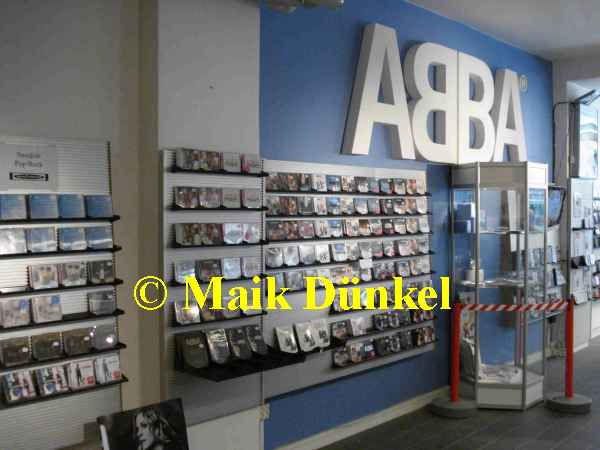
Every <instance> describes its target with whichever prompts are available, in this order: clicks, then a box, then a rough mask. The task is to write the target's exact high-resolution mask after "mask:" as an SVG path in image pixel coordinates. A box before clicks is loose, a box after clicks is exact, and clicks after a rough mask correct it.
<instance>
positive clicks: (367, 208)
mask: <svg viewBox="0 0 600 450" xmlns="http://www.w3.org/2000/svg"><path fill="white" fill-rule="evenodd" d="M426 213H427V198H426V197H418V198H364V197H354V198H352V197H309V196H295V197H292V196H270V197H268V198H267V216H270V217H277V216H298V215H300V216H339V215H342V214H346V215H352V214H361V215H367V214H372V215H380V214H385V215H387V216H391V215H395V214H402V215H406V214H409V215H410V214H426Z"/></svg>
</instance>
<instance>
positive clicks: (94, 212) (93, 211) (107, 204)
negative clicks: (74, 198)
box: [85, 195, 113, 219]
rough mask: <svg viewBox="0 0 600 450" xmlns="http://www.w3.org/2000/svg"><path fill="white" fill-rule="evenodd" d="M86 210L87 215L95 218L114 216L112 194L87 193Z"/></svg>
mask: <svg viewBox="0 0 600 450" xmlns="http://www.w3.org/2000/svg"><path fill="white" fill-rule="evenodd" d="M85 211H86V215H87V217H91V218H95V219H96V218H98V219H101V218H109V217H112V216H113V206H112V198H111V197H110V195H86V196H85Z"/></svg>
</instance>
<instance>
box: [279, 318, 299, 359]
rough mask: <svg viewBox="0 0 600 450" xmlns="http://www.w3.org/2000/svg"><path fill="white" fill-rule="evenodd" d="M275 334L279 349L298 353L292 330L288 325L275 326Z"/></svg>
mask: <svg viewBox="0 0 600 450" xmlns="http://www.w3.org/2000/svg"><path fill="white" fill-rule="evenodd" d="M275 336H276V337H277V343H278V345H279V350H281V351H282V352H285V353H298V344H297V343H296V337H295V336H294V330H293V328H292V327H291V326H290V325H288V326H280V327H275Z"/></svg>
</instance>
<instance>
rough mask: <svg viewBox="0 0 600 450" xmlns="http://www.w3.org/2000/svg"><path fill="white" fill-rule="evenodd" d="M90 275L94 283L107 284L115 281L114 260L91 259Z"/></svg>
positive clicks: (91, 281)
mask: <svg viewBox="0 0 600 450" xmlns="http://www.w3.org/2000/svg"><path fill="white" fill-rule="evenodd" d="M88 275H89V280H90V283H92V284H106V283H113V282H114V281H115V271H114V265H113V262H112V260H106V261H90V262H89V263H88Z"/></svg>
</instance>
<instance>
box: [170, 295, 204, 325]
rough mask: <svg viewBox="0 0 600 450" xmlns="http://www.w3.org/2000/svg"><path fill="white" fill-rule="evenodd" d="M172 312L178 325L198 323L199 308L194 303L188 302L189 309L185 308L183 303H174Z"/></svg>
mask: <svg viewBox="0 0 600 450" xmlns="http://www.w3.org/2000/svg"><path fill="white" fill-rule="evenodd" d="M173 310H174V312H175V321H176V322H177V323H178V324H179V325H190V324H192V323H200V307H199V306H198V303H196V302H190V304H189V308H186V307H185V301H181V300H180V301H177V300H176V301H174V302H173Z"/></svg>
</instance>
